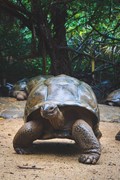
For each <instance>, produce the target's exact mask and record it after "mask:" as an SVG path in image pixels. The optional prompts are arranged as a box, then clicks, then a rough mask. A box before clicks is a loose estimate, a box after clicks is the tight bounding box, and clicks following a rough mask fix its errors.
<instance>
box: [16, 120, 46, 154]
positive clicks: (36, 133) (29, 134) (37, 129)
mask: <svg viewBox="0 0 120 180" xmlns="http://www.w3.org/2000/svg"><path fill="white" fill-rule="evenodd" d="M42 129H43V127H42V125H41V124H40V122H39V121H29V122H27V123H25V124H24V125H23V126H22V127H21V128H20V129H19V130H18V132H17V133H16V135H15V137H14V139H13V147H14V149H15V151H16V152H17V153H18V154H29V153H31V150H32V148H31V147H32V143H33V141H35V140H37V139H39V138H40V136H41V134H42Z"/></svg>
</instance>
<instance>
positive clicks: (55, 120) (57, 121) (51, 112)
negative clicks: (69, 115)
mask: <svg viewBox="0 0 120 180" xmlns="http://www.w3.org/2000/svg"><path fill="white" fill-rule="evenodd" d="M41 116H42V117H43V118H45V119H48V120H49V121H50V123H51V124H52V126H53V127H54V128H55V129H59V128H60V127H62V126H63V125H64V115H63V113H62V112H61V111H60V109H59V107H58V106H57V105H56V104H54V103H51V104H49V103H46V104H44V105H42V106H41Z"/></svg>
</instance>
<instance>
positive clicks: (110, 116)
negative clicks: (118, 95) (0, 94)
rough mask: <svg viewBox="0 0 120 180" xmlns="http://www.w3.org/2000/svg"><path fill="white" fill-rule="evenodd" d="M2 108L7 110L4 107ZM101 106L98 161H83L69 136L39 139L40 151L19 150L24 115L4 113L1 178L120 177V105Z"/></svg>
mask: <svg viewBox="0 0 120 180" xmlns="http://www.w3.org/2000/svg"><path fill="white" fill-rule="evenodd" d="M22 103H23V102H22ZM2 106H3V103H1V104H0V108H1V107H2ZM22 107H23V104H22ZM21 109H22V108H21ZM0 110H1V111H2V113H3V108H1V109H0ZM100 110H101V111H100V116H101V122H100V130H101V131H102V134H103V136H102V138H101V140H100V142H101V145H102V154H101V157H100V159H99V161H98V163H97V164H96V165H85V164H81V163H79V162H78V157H79V152H78V149H77V148H76V145H75V143H74V141H72V140H67V139H65V140H63V139H54V140H46V141H36V142H35V144H36V148H37V149H38V152H37V153H36V154H33V155H18V154H16V153H15V151H14V149H13V146H12V140H13V137H14V135H15V133H16V132H17V130H18V129H19V128H20V127H21V126H22V124H23V119H22V118H19V117H17V118H16V119H15V118H7V119H4V118H3V116H2V115H1V118H0V180H14V179H15V180H19V179H21V180H24V179H25V180H34V179H36V180H37V179H39V180H47V179H49V180H59V179H60V180H65V179H67V180H73V179H74V180H120V141H116V140H115V135H116V133H117V132H118V131H119V130H120V123H119V122H120V108H118V107H109V106H105V105H100ZM12 111H13V110H12ZM19 111H20V110H19ZM4 114H5V113H4ZM20 115H21V114H20Z"/></svg>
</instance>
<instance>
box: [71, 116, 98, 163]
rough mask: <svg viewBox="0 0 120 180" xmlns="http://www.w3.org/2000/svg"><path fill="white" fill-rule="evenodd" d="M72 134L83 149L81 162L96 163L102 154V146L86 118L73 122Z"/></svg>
mask: <svg viewBox="0 0 120 180" xmlns="http://www.w3.org/2000/svg"><path fill="white" fill-rule="evenodd" d="M72 135H73V138H74V140H75V142H76V143H77V144H78V146H79V147H80V148H81V150H82V154H81V156H80V158H79V162H82V163H85V164H96V162H97V161H98V159H99V157H100V154H101V148H100V143H99V141H98V139H97V138H96V136H95V135H94V132H93V130H92V128H91V127H90V125H89V124H88V123H86V122H85V121H84V120H81V119H80V120H77V121H76V122H75V123H74V124H73V128H72Z"/></svg>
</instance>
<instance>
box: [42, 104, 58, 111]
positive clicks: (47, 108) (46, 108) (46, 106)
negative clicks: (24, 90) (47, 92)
mask: <svg viewBox="0 0 120 180" xmlns="http://www.w3.org/2000/svg"><path fill="white" fill-rule="evenodd" d="M55 108H56V106H55V105H51V104H44V106H42V107H41V110H42V111H44V112H53V111H54V110H55Z"/></svg>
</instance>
